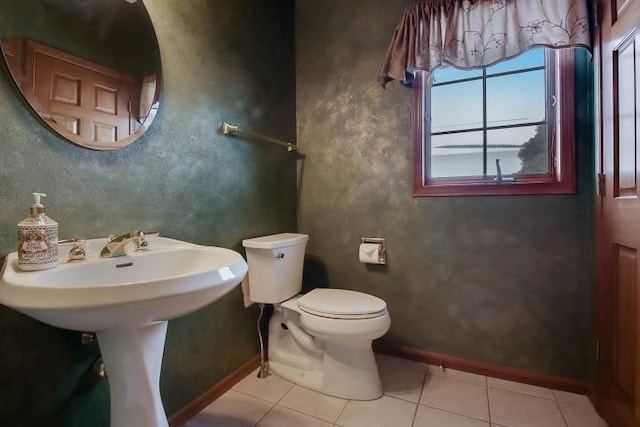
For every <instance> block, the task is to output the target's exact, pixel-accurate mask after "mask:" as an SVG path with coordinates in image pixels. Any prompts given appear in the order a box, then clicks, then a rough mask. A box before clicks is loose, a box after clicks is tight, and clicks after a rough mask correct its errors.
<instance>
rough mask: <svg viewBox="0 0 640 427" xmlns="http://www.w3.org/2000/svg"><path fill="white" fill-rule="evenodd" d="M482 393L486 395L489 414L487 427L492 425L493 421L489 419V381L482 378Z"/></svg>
mask: <svg viewBox="0 0 640 427" xmlns="http://www.w3.org/2000/svg"><path fill="white" fill-rule="evenodd" d="M484 392H485V394H486V395H487V411H488V412H489V427H491V426H492V425H493V419H492V417H491V400H490V398H489V380H488V379H487V377H486V376H485V377H484Z"/></svg>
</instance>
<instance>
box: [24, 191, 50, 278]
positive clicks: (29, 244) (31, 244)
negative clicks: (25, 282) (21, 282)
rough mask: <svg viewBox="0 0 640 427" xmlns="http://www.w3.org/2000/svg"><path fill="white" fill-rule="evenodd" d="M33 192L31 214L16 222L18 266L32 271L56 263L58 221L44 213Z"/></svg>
mask: <svg viewBox="0 0 640 427" xmlns="http://www.w3.org/2000/svg"><path fill="white" fill-rule="evenodd" d="M45 196H46V194H42V193H33V199H34V200H33V202H34V203H33V205H31V215H30V216H29V217H28V218H25V219H24V220H22V221H20V222H19V223H18V268H20V270H26V271H33V270H45V269H47V268H53V267H56V266H57V265H58V223H57V222H55V221H54V220H52V219H51V218H49V217H48V216H46V215H45V214H44V206H43V205H42V203H40V198H41V197H45Z"/></svg>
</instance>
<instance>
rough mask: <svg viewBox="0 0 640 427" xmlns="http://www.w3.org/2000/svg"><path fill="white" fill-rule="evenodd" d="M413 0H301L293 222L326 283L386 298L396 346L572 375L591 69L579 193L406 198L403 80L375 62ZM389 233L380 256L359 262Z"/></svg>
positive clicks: (586, 318)
mask: <svg viewBox="0 0 640 427" xmlns="http://www.w3.org/2000/svg"><path fill="white" fill-rule="evenodd" d="M408 2H409V1H408V0H398V1H377V2H375V4H373V2H371V1H370V0H332V1H327V2H318V1H315V0H296V78H297V87H296V93H297V99H298V108H297V123H298V125H297V126H298V143H299V144H300V146H301V150H302V151H303V152H305V153H306V154H307V158H306V160H305V165H304V172H303V179H302V181H301V191H300V200H299V213H298V218H299V221H298V223H299V229H300V231H301V232H305V233H309V234H310V237H311V239H310V242H309V247H308V250H307V253H308V254H310V255H311V256H313V257H314V258H315V259H317V260H320V262H322V263H323V264H324V265H325V267H326V269H327V271H328V273H329V280H330V285H331V286H332V287H341V288H349V289H356V290H361V291H364V292H369V293H372V294H374V295H378V296H380V297H382V298H384V299H385V300H386V301H387V303H388V307H389V310H390V314H391V330H390V331H389V333H388V335H387V339H389V340H391V341H392V342H395V343H396V344H400V345H408V346H411V347H414V348H418V349H422V350H427V351H433V352H438V353H444V354H448V355H454V356H458V357H463V358H467V359H472V360H479V361H485V362H489V363H494V364H499V365H506V366H513V367H517V368H521V369H526V370H530V371H537V372H543V373H547V374H555V375H563V376H567V377H573V378H577V379H581V380H586V379H588V378H589V376H590V369H591V368H590V362H589V360H590V356H591V354H592V353H591V352H590V349H591V348H592V347H591V344H592V316H593V315H592V286H593V274H592V255H591V250H592V218H591V216H592V205H593V201H592V194H593V186H592V183H591V171H592V164H593V153H592V151H593V150H592V145H593V144H592V140H591V136H590V134H589V133H588V132H589V129H590V127H591V118H590V111H589V108H590V107H589V106H590V105H591V99H590V98H589V93H590V79H591V74H590V73H591V71H590V70H589V69H588V67H591V64H590V63H589V64H588V66H585V64H586V57H585V56H584V55H581V56H580V63H581V64H582V69H583V72H582V73H581V74H580V75H579V81H578V83H577V87H578V90H577V93H578V102H577V106H578V115H579V117H578V119H579V123H578V126H577V128H578V129H579V132H581V133H580V134H579V135H578V140H577V145H578V149H577V161H578V175H579V176H578V193H577V194H576V195H570V196H534V197H495V196H494V197H440V198H414V197H412V166H411V159H412V152H411V151H412V150H411V142H410V139H409V138H410V135H409V131H410V124H409V104H410V99H411V98H410V97H411V94H410V91H409V90H407V89H406V88H403V87H401V86H400V85H399V84H397V83H394V84H390V85H389V86H388V88H387V89H386V90H382V89H381V88H380V87H379V86H378V85H377V83H376V77H377V72H378V68H379V66H380V63H381V61H382V59H383V57H384V54H385V51H386V48H387V46H388V43H389V41H390V39H391V36H392V34H393V30H394V28H395V26H396V25H397V23H398V22H399V21H400V18H401V16H402V12H403V9H404V6H405V5H406V4H407V3H408ZM362 236H368V237H376V236H382V237H386V239H387V243H388V255H389V263H388V266H387V267H386V268H384V267H383V268H376V266H374V267H371V266H365V265H363V264H360V263H359V262H358V244H359V241H360V237H362Z"/></svg>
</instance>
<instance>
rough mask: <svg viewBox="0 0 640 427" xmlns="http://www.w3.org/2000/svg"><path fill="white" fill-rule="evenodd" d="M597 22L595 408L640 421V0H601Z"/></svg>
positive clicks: (614, 422) (623, 423) (624, 421)
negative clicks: (598, 188) (597, 171)
mask: <svg viewBox="0 0 640 427" xmlns="http://www.w3.org/2000/svg"><path fill="white" fill-rule="evenodd" d="M597 16H598V21H599V25H598V26H597V28H596V49H595V53H596V93H597V96H596V113H597V124H598V131H599V132H598V133H597V140H598V148H599V150H598V153H599V158H598V169H599V172H600V174H601V175H602V178H603V179H602V182H601V184H602V185H601V186H600V191H599V192H600V194H599V196H598V197H597V198H596V200H597V201H596V241H597V281H598V285H597V296H596V301H597V302H596V305H597V320H598V339H599V347H600V349H599V353H600V354H599V357H598V359H599V363H598V368H597V390H596V392H597V402H596V403H597V407H598V409H599V410H600V412H601V415H602V416H603V417H604V418H605V419H606V420H607V422H608V423H609V425H610V426H611V427H618V426H620V427H630V426H640V198H639V196H640V1H637V0H601V1H600V2H599V4H598V11H597Z"/></svg>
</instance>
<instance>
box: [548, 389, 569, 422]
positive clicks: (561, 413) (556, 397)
mask: <svg viewBox="0 0 640 427" xmlns="http://www.w3.org/2000/svg"><path fill="white" fill-rule="evenodd" d="M551 394H553V400H554V401H555V402H556V406H557V407H558V411H560V416H561V417H562V421H564V425H565V426H567V427H568V426H569V421H567V417H566V416H565V415H564V411H563V410H562V408H561V407H560V402H559V401H558V396H556V394H555V393H554V392H553V390H551Z"/></svg>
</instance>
